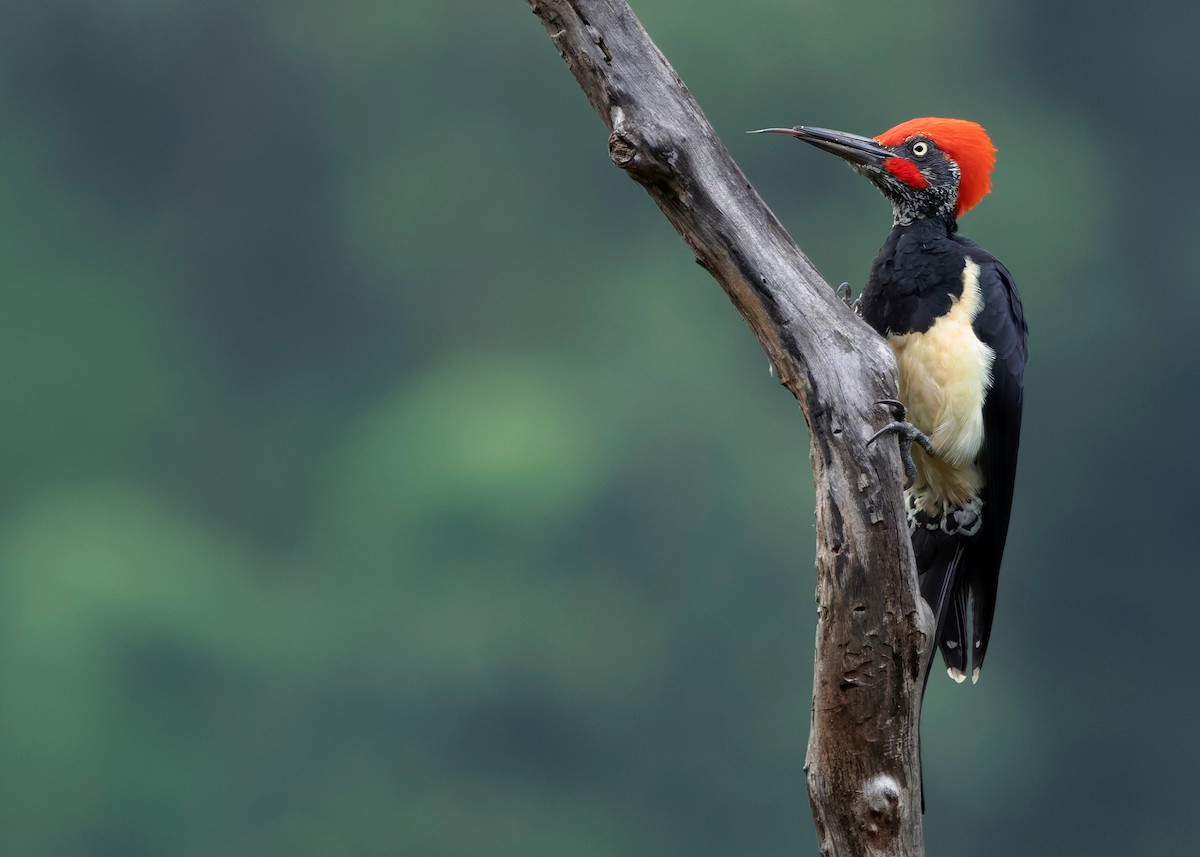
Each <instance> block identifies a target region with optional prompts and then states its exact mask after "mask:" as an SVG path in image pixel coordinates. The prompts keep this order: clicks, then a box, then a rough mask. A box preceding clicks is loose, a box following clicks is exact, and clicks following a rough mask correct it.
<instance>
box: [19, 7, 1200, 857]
mask: <svg viewBox="0 0 1200 857" xmlns="http://www.w3.org/2000/svg"><path fill="white" fill-rule="evenodd" d="M634 6H635V9H636V11H637V12H638V13H639V14H640V15H641V16H642V18H643V21H644V23H645V24H646V25H647V27H648V28H649V29H650V31H651V33H652V34H653V35H654V37H655V38H656V40H657V41H658V43H659V45H660V46H661V47H662V48H663V50H664V51H665V52H666V54H667V56H668V57H669V58H670V59H671V60H672V61H673V62H674V63H675V65H676V67H677V68H678V70H679V72H680V74H681V75H682V76H683V78H684V79H685V80H686V81H687V83H688V85H689V87H690V88H691V89H692V91H693V92H694V93H695V94H696V96H697V97H698V98H699V100H700V102H701V104H702V105H703V106H704V108H705V110H706V111H707V113H708V115H709V117H710V119H711V120H712V121H713V123H714V124H715V126H716V127H717V129H718V130H719V131H720V133H721V134H722V135H723V136H724V137H725V139H726V140H727V141H728V144H729V145H730V146H731V149H732V151H733V153H734V156H735V157H736V158H737V159H738V161H739V162H740V163H741V164H742V166H743V168H744V169H745V170H746V171H747V174H748V175H749V176H750V178H751V180H752V181H753V182H754V183H755V184H756V186H757V187H758V188H759V189H760V190H761V192H762V193H763V194H764V195H765V196H766V198H767V200H768V201H769V203H770V204H771V205H772V207H773V208H774V210H775V211H776V212H777V214H778V215H779V216H780V217H781V218H782V219H783V221H784V222H785V223H786V224H787V225H788V227H789V228H790V229H791V230H792V232H793V234H794V235H795V236H796V238H797V240H798V241H799V242H800V244H801V245H802V246H803V247H804V248H805V249H806V251H807V252H808V253H809V254H810V255H811V257H812V258H813V260H814V261H815V262H816V264H817V265H818V267H819V268H820V269H821V270H822V271H823V272H824V274H825V276H826V277H827V278H828V279H830V280H831V281H833V282H835V283H836V282H839V281H842V280H849V281H851V282H852V283H854V284H855V285H856V288H857V287H858V286H859V285H861V283H862V281H863V279H864V278H865V276H866V272H867V270H868V267H869V264H870V261H871V259H872V257H873V256H874V253H875V251H876V249H877V247H878V245H879V244H880V243H881V242H882V239H883V237H884V235H885V234H886V232H887V230H888V228H889V225H890V214H889V211H888V209H887V206H886V204H885V203H884V201H883V200H882V199H881V198H880V197H879V195H878V194H877V193H876V191H875V190H874V189H872V188H871V187H870V185H869V184H868V183H867V182H865V181H863V180H862V179H860V178H858V177H857V176H855V175H853V174H852V173H851V171H850V170H848V169H846V168H845V167H844V166H842V165H840V164H839V163H837V162H836V160H835V159H833V158H829V157H827V156H824V155H821V154H820V153H818V152H815V151H813V150H811V149H810V148H807V147H803V146H801V145H799V144H795V143H793V142H792V141H788V140H783V139H773V138H772V139H764V138H755V137H747V136H745V135H744V134H743V133H742V132H743V131H745V130H746V129H748V128H759V127H763V126H767V125H781V124H782V125H790V124H795V123H809V124H816V125H821V126H826V127H835V128H842V129H845V130H848V131H854V132H859V133H878V132H880V131H882V130H884V129H885V128H887V127H889V126H891V125H892V124H894V123H896V122H898V121H901V120H903V119H907V118H910V117H912V116H918V115H928V114H935V115H939V114H940V115H951V116H962V117H965V118H971V119H976V120H978V121H981V122H983V123H984V124H985V125H986V126H987V128H988V129H989V131H990V132H991V133H992V136H993V138H994V139H995V141H996V142H997V144H998V146H999V149H1000V155H999V165H998V169H997V173H996V176H995V192H994V193H993V195H992V196H991V197H989V198H988V199H986V200H985V201H984V203H983V204H982V205H981V206H980V207H979V209H978V210H977V211H974V212H972V213H971V214H970V215H968V216H967V217H966V218H964V221H963V223H962V227H963V231H964V232H965V233H966V234H967V235H969V236H971V237H974V238H976V239H977V240H979V241H980V242H981V243H983V244H984V246H986V247H988V248H989V249H990V250H992V251H993V252H994V253H995V254H996V255H997V256H999V257H1000V258H1001V259H1003V260H1004V261H1005V263H1006V264H1007V265H1008V267H1009V268H1010V269H1011V270H1012V271H1013V272H1014V274H1015V275H1016V278H1017V281H1018V283H1019V285H1020V287H1021V289H1022V291H1023V294H1024V299H1025V306H1026V309H1027V314H1028V317H1029V320H1030V327H1031V330H1032V340H1031V351H1032V362H1031V364H1030V367H1029V372H1028V375H1027V406H1026V430H1025V434H1024V443H1023V461H1022V467H1021V473H1020V484H1019V486H1018V492H1019V497H1018V501H1017V505H1016V512H1015V519H1014V523H1013V529H1012V535H1011V542H1010V547H1009V552H1008V556H1007V562H1006V567H1005V572H1004V575H1003V583H1002V586H1001V597H1000V604H999V610H998V614H997V620H996V622H997V625H996V634H995V637H994V638H993V640H994V642H993V646H992V649H991V656H990V658H989V662H988V670H987V671H986V672H985V674H984V676H983V680H982V681H981V682H980V684H979V685H978V686H976V687H973V688H972V687H970V686H964V687H959V686H955V685H953V684H952V683H950V682H949V681H948V680H945V679H942V678H938V677H935V678H934V680H933V683H932V684H931V688H930V692H929V698H928V703H927V713H926V722H925V729H924V734H925V761H926V783H927V792H928V803H929V812H928V814H927V815H926V832H927V838H928V843H929V852H930V854H935V855H936V854H957V853H970V854H974V855H1014V854H1051V855H1059V854H1088V855H1100V857H1103V855H1128V854H1130V853H1152V854H1155V855H1193V854H1195V853H1196V850H1195V849H1196V842H1197V841H1198V840H1200V788H1198V787H1197V779H1196V774H1195V771H1196V770H1197V768H1198V767H1200V739H1198V737H1197V729H1196V720H1197V714H1196V710H1197V705H1198V704H1200V683H1198V682H1197V680H1196V676H1197V667H1196V665H1195V664H1194V662H1193V661H1192V657H1191V655H1192V652H1193V650H1194V637H1195V634H1194V626H1195V622H1196V620H1195V618H1194V615H1193V610H1194V606H1195V604H1196V603H1197V600H1198V598H1200V576H1198V575H1197V574H1196V565H1197V564H1196V561H1195V553H1196V549H1195V534H1196V532H1197V530H1198V529H1200V525H1198V524H1197V521H1196V518H1197V497H1196V493H1197V488H1196V486H1197V485H1198V484H1200V463H1198V461H1197V456H1196V453H1195V449H1194V446H1193V438H1194V436H1195V434H1196V427H1197V424H1200V400H1198V397H1197V387H1198V384H1200V349H1198V348H1197V343H1196V339H1195V335H1194V331H1195V328H1196V322H1195V319H1196V317H1197V315H1198V313H1200V290H1197V288H1196V279H1197V278H1196V271H1195V262H1194V259H1195V247H1196V243H1197V240H1198V238H1200V228H1198V227H1200V214H1197V207H1196V202H1195V200H1196V197H1197V192H1198V190H1200V188H1198V187H1197V184H1198V182H1200V173H1198V172H1197V170H1196V169H1195V168H1194V166H1193V165H1192V163H1191V162H1192V161H1193V160H1194V154H1193V153H1192V151H1191V149H1192V142H1193V141H1194V140H1195V139H1197V137H1198V136H1200V118H1198V114H1197V112H1196V111H1195V110H1194V109H1192V108H1193V106H1194V105H1195V104H1197V103H1200V92H1198V90H1200V73H1198V72H1197V68H1196V65H1195V59H1194V55H1195V45H1196V44H1197V43H1200V15H1198V13H1197V12H1196V10H1195V7H1194V6H1192V5H1191V4H1187V3H1183V2H1174V3H1161V4H1159V3H1140V4H1124V3H1114V2H1103V1H1102V2H1099V3H1094V2H1093V3H1086V4H1085V3H1083V2H1082V0H1065V2H1061V3H1055V4H1046V3H1042V2H1035V0H1015V2H1010V3H1006V4H987V5H984V4H963V3H959V2H950V0H919V2H914V3H905V4H892V3H885V2H880V0H867V2H862V3H854V4H834V3H813V2H796V0H787V2H784V0H766V2H757V3H748V4H732V3H717V2H693V3H690V4H681V3H677V2H675V3H672V2H667V0H635V3H634ZM2 20H3V21H4V26H3V27H2V28H0V48H2V50H0V105H2V110H3V121H2V122H0V164H2V166H0V264H2V265H3V268H4V289H3V294H4V298H5V299H4V301H3V311H2V312H0V354H2V355H3V365H4V367H5V371H4V372H3V373H0V402H3V403H4V413H5V416H4V418H3V420H0V511H2V517H0V853H3V854H4V855H36V856H37V857H40V855H50V857H57V855H64V857H66V856H67V855H71V857H76V855H86V856H87V857H90V855H97V857H98V855H114V857H116V855H120V857H139V855H147V857H149V855H255V856H256V857H257V856H258V855H267V856H268V857H269V855H281V857H282V855H288V857H307V855H412V857H427V856H428V857H473V855H485V854H487V855H491V854H496V855H509V854H511V855H523V857H525V855H529V857H538V855H555V856H556V857H559V855H571V857H591V856H592V855H622V857H624V856H625V855H689V857H699V856H700V855H745V854H755V855H770V854H779V855H783V854H814V853H816V843H815V838H814V835H813V831H812V821H811V816H810V813H809V809H808V804H807V797H806V793H805V787H804V776H803V772H802V764H803V759H804V749H805V741H806V739H807V728H808V716H809V703H810V694H811V668H812V667H811V659H812V641H813V633H814V621H815V609H814V604H813V600H812V593H813V587H814V575H813V570H812V557H813V531H812V510H813V497H812V487H811V477H810V471H809V466H808V445H807V439H806V436H805V431H804V425H803V420H802V418H801V416H800V414H799V411H798V409H797V407H796V405H795V403H794V401H793V400H792V399H791V397H790V396H789V395H788V394H787V392H786V391H784V390H783V389H781V388H780V387H779V386H778V384H776V383H775V382H774V381H773V380H772V379H771V378H770V376H769V375H768V374H767V363H766V360H765V359H764V356H763V355H762V353H761V351H760V350H759V348H758V345H757V344H756V342H755V341H754V338H753V337H752V336H751V334H750V333H749V331H748V330H747V328H746V325H745V324H744V322H743V321H742V320H741V318H740V317H739V316H738V315H737V313H736V312H735V310H734V309H733V308H732V307H731V306H730V304H729V301H728V300H727V299H726V298H725V296H724V295H723V293H722V292H721V291H720V289H719V288H718V287H717V286H716V285H715V284H714V283H713V282H712V281H711V280H710V279H709V278H708V277H707V276H706V275H705V274H704V272H703V271H702V270H701V269H700V268H699V267H697V266H696V265H695V264H694V263H693V261H692V255H691V254H690V253H689V251H688V250H687V248H686V247H685V245H684V244H683V243H682V242H681V241H680V240H679V239H678V238H677V236H676V235H675V234H674V233H673V232H672V231H671V229H670V228H669V226H668V225H667V223H666V222H665V220H664V219H663V218H662V217H661V215H660V214H659V213H658V211H657V210H656V209H655V207H654V206H653V205H652V204H651V202H650V201H649V200H648V199H647V198H646V197H645V195H644V194H643V193H642V191H641V190H640V189H639V188H638V187H637V186H636V185H635V184H634V183H633V182H631V181H629V180H628V179H627V178H625V177H624V176H623V175H622V174H621V173H620V172H619V171H617V170H616V169H614V168H613V167H612V166H611V165H610V164H609V162H608V158H607V151H606V143H605V138H606V134H605V131H604V129H603V127H602V125H601V124H600V122H599V120H598V119H597V118H596V117H595V116H594V115H593V114H592V112H591V110H590V108H589V107H588V105H587V103H586V102H585V100H584V98H583V96H582V94H581V93H580V92H579V91H578V88H577V86H576V84H575V82H574V80H573V79H572V78H571V76H570V75H569V74H568V72H567V69H566V68H565V67H564V65H563V63H562V62H561V61H560V59H559V58H558V56H557V55H556V53H555V51H554V49H553V47H552V45H551V43H550V41H549V40H548V39H547V37H546V34H545V32H544V30H543V28H542V26H541V24H540V23H539V22H538V21H537V19H535V18H534V17H533V16H532V15H531V14H530V13H529V11H528V9H527V7H526V4H525V3H524V2H521V0H505V2H501V0H487V2H477V3H466V4H458V3H449V2H444V0H400V2H397V0H386V2H385V0H360V1H359V2H351V3H346V4H334V3H327V2H313V0H288V2H283V0H254V1H253V2H247V0H192V2H180V0H174V2H171V1H170V0H153V2H151V0H119V2H118V1H117V0H110V2H105V3H101V2H96V0H90V2H89V0H40V2H38V3H30V2H21V3H18V2H8V3H5V4H4V15H3V18H2Z"/></svg>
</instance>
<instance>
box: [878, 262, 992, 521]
mask: <svg viewBox="0 0 1200 857" xmlns="http://www.w3.org/2000/svg"><path fill="white" fill-rule="evenodd" d="M981 308H982V298H981V295H980V291H979V266H978V265H977V264H975V263H974V262H972V261H971V260H970V259H968V260H967V264H966V267H964V268H963V292H962V296H961V297H960V298H957V299H955V301H954V303H953V304H952V305H951V307H950V312H949V313H947V314H946V315H944V316H942V317H941V318H939V319H938V320H937V321H936V322H935V323H934V324H933V326H932V327H930V328H929V330H927V331H925V332H924V333H907V334H904V335H901V336H895V335H889V336H888V343H889V344H890V345H891V346H892V350H893V351H894V352H895V354H896V362H897V364H898V365H899V369H900V401H902V402H903V403H904V404H905V406H906V407H907V408H908V420H909V422H911V423H912V424H913V425H914V426H916V427H917V428H918V429H920V430H921V431H923V432H925V434H927V435H928V436H929V439H930V440H931V441H932V442H933V448H934V451H935V453H936V454H937V457H936V458H935V459H931V458H930V457H929V456H927V455H925V453H924V451H923V450H921V449H920V448H919V447H915V446H914V447H913V460H914V461H915V462H916V465H917V478H916V480H915V481H914V483H913V486H912V488H911V489H910V491H911V493H912V494H913V495H914V496H915V497H916V498H917V500H918V505H920V506H923V507H925V509H926V511H927V512H929V513H930V514H934V513H938V512H940V511H942V509H939V508H938V507H939V506H941V507H944V506H945V505H947V504H949V505H955V506H961V505H964V504H966V503H967V502H969V501H970V500H972V499H973V498H975V497H977V496H978V493H979V489H980V488H982V487H983V476H982V474H981V473H979V471H978V469H977V468H976V467H975V457H976V456H977V455H978V454H979V450H980V448H981V447H982V446H983V400H984V397H985V396H986V395H987V391H988V389H989V388H990V387H991V385H992V360H993V358H994V357H995V354H994V353H993V352H992V349H991V348H989V347H988V346H987V345H985V344H984V343H982V342H980V340H979V338H978V337H977V336H976V335H975V331H974V329H973V328H972V323H973V322H974V321H975V317H976V316H977V315H978V314H979V310H980V309H981Z"/></svg>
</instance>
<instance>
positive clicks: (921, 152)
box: [912, 140, 929, 158]
mask: <svg viewBox="0 0 1200 857" xmlns="http://www.w3.org/2000/svg"><path fill="white" fill-rule="evenodd" d="M912 153H913V154H914V155H916V156H917V157H918V158H923V157H925V156H926V155H928V154H929V144H928V143H926V142H925V141H924V140H917V142H915V143H913V146H912Z"/></svg>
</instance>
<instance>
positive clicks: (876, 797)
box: [860, 774, 904, 842]
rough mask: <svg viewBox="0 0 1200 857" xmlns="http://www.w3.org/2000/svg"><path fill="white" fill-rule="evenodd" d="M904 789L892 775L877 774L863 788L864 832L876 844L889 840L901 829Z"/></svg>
mask: <svg viewBox="0 0 1200 857" xmlns="http://www.w3.org/2000/svg"><path fill="white" fill-rule="evenodd" d="M903 800H904V789H903V788H902V787H901V786H900V783H899V782H897V781H896V778H895V777H893V776H891V775H890V774H876V775H875V776H874V777H872V778H871V779H870V780H868V781H867V784H866V785H865V786H863V790H862V800H861V804H860V813H861V816H862V825H863V830H864V831H865V832H866V833H867V836H868V837H869V838H870V839H872V840H875V841H876V842H878V841H880V840H884V839H889V838H891V837H893V836H895V835H896V834H897V832H898V831H899V829H900V807H901V804H902V803H903Z"/></svg>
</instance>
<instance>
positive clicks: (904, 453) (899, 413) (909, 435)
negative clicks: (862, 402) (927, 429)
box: [867, 399, 934, 491]
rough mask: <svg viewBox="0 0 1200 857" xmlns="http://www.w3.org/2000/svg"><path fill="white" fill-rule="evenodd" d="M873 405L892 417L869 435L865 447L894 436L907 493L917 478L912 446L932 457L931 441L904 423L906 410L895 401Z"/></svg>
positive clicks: (884, 400) (886, 400) (915, 428)
mask: <svg viewBox="0 0 1200 857" xmlns="http://www.w3.org/2000/svg"><path fill="white" fill-rule="evenodd" d="M875 404H877V405H882V406H883V407H885V408H887V409H888V411H889V412H890V413H891V415H892V421H891V422H890V423H888V424H887V425H885V426H884V427H883V428H881V429H880V430H879V431H877V432H875V434H873V435H871V437H870V439H869V440H868V441H867V446H870V445H871V444H873V443H874V442H875V441H877V440H879V438H881V437H883V436H884V435H885V434H894V435H896V439H897V440H898V441H899V442H900V461H901V462H903V464H904V475H905V477H907V478H906V481H905V483H904V490H905V491H907V490H908V489H909V488H911V487H912V485H913V482H915V481H916V478H917V463H916V462H915V461H913V457H912V445H913V444H914V443H919V444H920V445H921V448H922V449H924V450H925V452H926V453H927V454H929V455H933V454H934V452H933V441H931V440H930V439H929V436H928V435H926V434H925V433H924V432H923V431H921V430H920V429H919V428H917V427H916V426H914V425H913V424H912V423H910V422H907V421H905V419H904V417H905V416H906V415H907V414H908V409H907V408H905V407H904V405H902V404H901V403H900V402H897V401H896V400H895V399H882V400H880V401H878V402H876V403H875Z"/></svg>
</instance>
